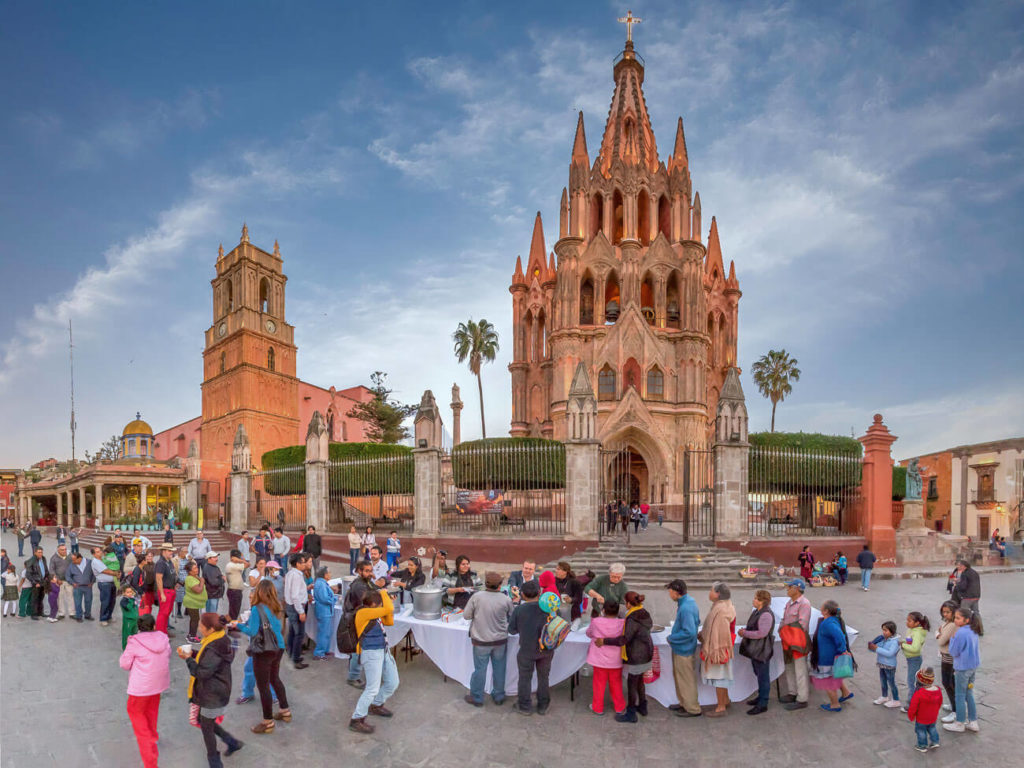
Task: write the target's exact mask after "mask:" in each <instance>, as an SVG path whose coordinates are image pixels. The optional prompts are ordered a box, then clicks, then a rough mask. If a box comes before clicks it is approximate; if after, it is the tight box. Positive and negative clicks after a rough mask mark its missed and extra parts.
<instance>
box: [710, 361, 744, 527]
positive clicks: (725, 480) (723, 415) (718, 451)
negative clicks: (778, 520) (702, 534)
mask: <svg viewBox="0 0 1024 768" xmlns="http://www.w3.org/2000/svg"><path fill="white" fill-rule="evenodd" d="M714 462H715V538H718V539H739V538H744V537H746V535H747V492H748V490H749V486H748V478H749V467H750V443H749V442H748V441H747V405H746V401H745V399H744V397H743V387H742V386H740V373H739V371H738V370H737V369H736V368H730V369H729V372H728V373H727V374H726V376H725V383H724V384H723V385H722V394H721V395H720V396H719V398H718V413H717V415H716V417H715V443H714Z"/></svg>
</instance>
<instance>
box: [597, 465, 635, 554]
mask: <svg viewBox="0 0 1024 768" xmlns="http://www.w3.org/2000/svg"><path fill="white" fill-rule="evenodd" d="M631 462H632V454H631V452H630V450H629V447H628V446H625V445H621V446H609V447H607V448H605V447H602V448H601V508H600V509H599V510H597V516H598V520H597V530H598V531H599V532H600V538H601V540H603V541H609V540H612V539H621V540H625V541H626V542H627V543H628V542H629V539H630V527H629V523H628V520H629V518H628V517H626V518H625V520H626V523H625V524H623V517H622V516H621V515H620V514H619V506H620V505H622V504H624V505H626V507H628V506H629V504H630V502H632V501H633V500H634V499H635V498H637V496H636V494H638V493H639V487H638V484H637V483H636V482H635V479H634V478H633V476H632V475H631V474H630V471H629V470H630V465H631Z"/></svg>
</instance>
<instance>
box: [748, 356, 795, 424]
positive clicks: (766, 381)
mask: <svg viewBox="0 0 1024 768" xmlns="http://www.w3.org/2000/svg"><path fill="white" fill-rule="evenodd" d="M750 370H751V372H752V373H753V374H754V383H755V384H757V388H758V389H759V390H760V392H761V394H762V395H764V396H765V397H767V398H768V399H769V400H771V401H772V429H771V431H772V432H774V431H775V408H776V406H778V404H779V403H781V402H782V401H783V400H784V399H785V398H786V395H789V394H792V392H793V382H794V381H800V369H799V368H797V367H796V358H795V357H790V356H789V353H788V352H787V351H786V350H784V349H779V350H775V349H770V350H768V354H767V355H761V358H760V359H759V360H758V361H757V362H755V363H754V364H753V365H752V366H751V368H750Z"/></svg>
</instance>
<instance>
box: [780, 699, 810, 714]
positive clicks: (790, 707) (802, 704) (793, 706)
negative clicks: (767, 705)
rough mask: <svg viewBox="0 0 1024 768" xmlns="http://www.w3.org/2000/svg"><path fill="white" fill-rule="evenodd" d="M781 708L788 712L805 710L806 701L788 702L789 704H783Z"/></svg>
mask: <svg viewBox="0 0 1024 768" xmlns="http://www.w3.org/2000/svg"><path fill="white" fill-rule="evenodd" d="M782 708H783V709H786V710H788V711H790V712H792V711H793V710H794V709H807V702H806V701H791V702H789V704H783V705H782Z"/></svg>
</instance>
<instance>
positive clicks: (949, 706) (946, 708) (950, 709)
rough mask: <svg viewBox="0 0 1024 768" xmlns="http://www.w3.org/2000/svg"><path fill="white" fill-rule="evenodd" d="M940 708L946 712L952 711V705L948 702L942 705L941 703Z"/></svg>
mask: <svg viewBox="0 0 1024 768" xmlns="http://www.w3.org/2000/svg"><path fill="white" fill-rule="evenodd" d="M942 708H943V709H944V710H946V711H947V712H952V711H953V707H952V705H950V704H943V705H942Z"/></svg>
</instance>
